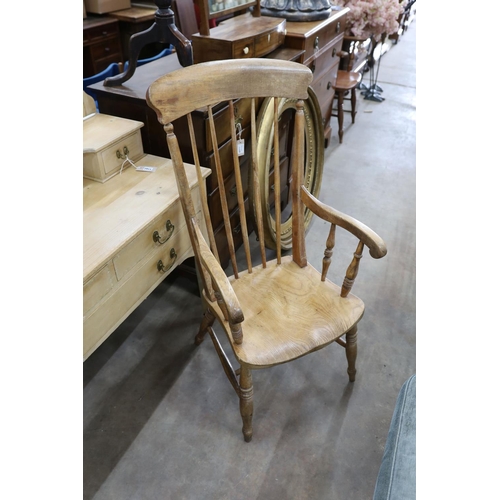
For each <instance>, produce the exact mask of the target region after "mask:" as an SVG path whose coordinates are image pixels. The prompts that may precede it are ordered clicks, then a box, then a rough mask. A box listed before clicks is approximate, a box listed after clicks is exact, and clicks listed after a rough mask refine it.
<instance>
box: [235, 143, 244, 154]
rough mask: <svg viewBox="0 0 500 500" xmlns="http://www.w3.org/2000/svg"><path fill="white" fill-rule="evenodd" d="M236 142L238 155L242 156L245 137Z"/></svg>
mask: <svg viewBox="0 0 500 500" xmlns="http://www.w3.org/2000/svg"><path fill="white" fill-rule="evenodd" d="M236 144H237V145H238V156H243V155H244V154H245V139H238V141H237V142H236Z"/></svg>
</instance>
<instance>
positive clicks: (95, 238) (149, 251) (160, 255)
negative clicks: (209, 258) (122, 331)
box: [83, 154, 210, 361]
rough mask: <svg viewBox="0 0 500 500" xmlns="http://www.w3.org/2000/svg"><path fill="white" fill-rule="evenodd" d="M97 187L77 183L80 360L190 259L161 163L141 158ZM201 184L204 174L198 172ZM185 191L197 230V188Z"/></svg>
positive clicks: (170, 179)
mask: <svg viewBox="0 0 500 500" xmlns="http://www.w3.org/2000/svg"><path fill="white" fill-rule="evenodd" d="M135 164H136V165H137V166H151V167H156V171H154V172H138V171H136V170H135V169H134V168H133V167H132V166H129V167H128V168H126V169H124V170H123V171H122V173H121V174H117V175H115V176H114V177H112V178H111V179H109V180H108V181H106V182H104V183H101V182H96V181H94V180H90V179H83V360H84V361H85V360H86V359H87V358H88V357H89V356H90V355H91V354H92V353H93V352H94V351H95V350H96V349H97V348H98V347H99V346H100V345H101V344H102V342H104V340H106V338H108V337H109V336H110V335H111V334H112V333H113V331H114V330H115V329H116V328H117V327H118V326H119V325H120V324H121V323H122V322H123V321H124V320H125V318H127V316H129V314H130V313H131V312H132V311H133V310H134V309H135V308H136V307H137V306H138V305H139V304H140V303H141V302H142V301H143V300H144V299H145V298H146V297H147V296H148V295H149V294H150V293H151V292H152V291H153V290H154V289H155V287H156V286H158V284H159V283H160V282H161V281H162V280H163V279H165V278H166V277H167V276H168V275H169V274H170V273H171V272H172V271H173V270H174V269H175V268H176V267H177V266H178V265H179V264H181V263H182V262H183V261H184V260H185V259H187V258H188V257H192V256H193V250H192V247H191V243H190V239H189V234H188V232H187V227H186V223H185V220H184V215H183V213H182V208H181V205H180V201H179V195H178V191H177V184H176V181H175V175H174V172H173V168H172V163H171V161H170V160H169V159H165V158H162V157H158V156H154V155H150V154H147V155H145V156H144V157H143V158H141V159H140V160H138V161H136V162H135ZM202 171H203V182H205V179H206V177H207V176H208V175H209V174H210V170H209V169H207V168H204V169H202ZM188 173H189V183H190V185H191V186H196V188H195V190H194V193H193V194H194V199H193V202H194V204H195V207H196V210H197V212H198V217H199V221H200V224H201V227H203V228H204V227H205V225H204V222H203V217H201V212H200V210H201V202H200V186H199V184H198V180H197V177H196V172H195V168H194V166H193V167H192V168H191V169H189V172H188Z"/></svg>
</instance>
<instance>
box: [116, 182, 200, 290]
mask: <svg viewBox="0 0 500 500" xmlns="http://www.w3.org/2000/svg"><path fill="white" fill-rule="evenodd" d="M192 193H193V203H194V204H195V210H196V211H199V210H200V209H201V204H200V201H199V198H200V195H199V187H198V186H197V187H195V188H193V190H192ZM182 232H187V228H186V219H185V218H184V213H183V212H182V206H181V203H180V200H177V201H176V202H175V203H174V204H173V205H172V206H171V207H170V208H169V209H168V210H167V211H166V212H165V213H164V214H162V215H161V216H160V217H158V218H157V219H155V220H154V221H153V222H152V223H151V224H148V226H147V227H146V228H145V229H144V230H142V231H141V232H140V234H138V235H137V236H136V237H135V238H134V239H133V240H132V241H131V242H130V243H129V244H128V245H127V246H126V247H125V248H124V249H123V250H122V251H121V252H119V253H118V254H117V255H116V256H115V258H114V259H113V265H114V268H115V272H116V278H117V279H118V280H121V279H122V278H123V277H124V276H125V275H126V274H127V273H128V272H129V271H130V270H131V269H133V268H134V267H135V266H136V265H137V264H139V263H140V261H141V260H142V259H144V258H145V257H146V256H147V255H148V254H150V253H151V252H156V253H159V254H162V253H164V251H165V248H166V247H169V248H170V245H171V244H172V242H174V241H175V240H176V237H177V235H178V234H179V233H182ZM153 235H154V238H153ZM158 239H159V241H158ZM155 240H156V241H155Z"/></svg>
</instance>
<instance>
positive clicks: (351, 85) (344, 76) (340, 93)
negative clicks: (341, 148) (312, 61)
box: [332, 70, 361, 144]
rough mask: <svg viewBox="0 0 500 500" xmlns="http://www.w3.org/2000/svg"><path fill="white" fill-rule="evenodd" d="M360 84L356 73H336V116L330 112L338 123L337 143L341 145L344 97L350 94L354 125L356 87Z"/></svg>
mask: <svg viewBox="0 0 500 500" xmlns="http://www.w3.org/2000/svg"><path fill="white" fill-rule="evenodd" d="M360 82H361V73H358V72H356V71H344V70H339V71H337V81H336V83H335V97H336V98H337V114H334V113H333V111H332V116H336V117H337V119H338V122H339V142H340V144H342V139H343V136H344V96H345V95H346V94H349V92H350V93H351V97H350V99H349V100H350V101H351V118H352V123H354V121H355V118H356V87H357V86H358V84H359V83H360Z"/></svg>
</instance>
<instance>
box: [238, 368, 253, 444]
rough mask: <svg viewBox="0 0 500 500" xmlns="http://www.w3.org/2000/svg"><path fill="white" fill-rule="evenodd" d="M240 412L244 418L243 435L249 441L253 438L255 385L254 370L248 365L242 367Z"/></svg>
mask: <svg viewBox="0 0 500 500" xmlns="http://www.w3.org/2000/svg"><path fill="white" fill-rule="evenodd" d="M239 396H240V413H241V418H242V420H243V429H242V430H243V436H244V438H245V441H246V442H247V443H249V442H250V441H251V440H252V417H253V385H252V372H251V370H250V369H249V368H248V367H246V366H243V365H242V366H241V368H240V390H239Z"/></svg>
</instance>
